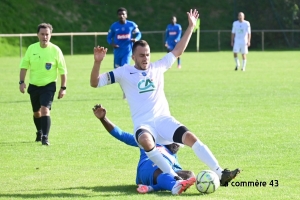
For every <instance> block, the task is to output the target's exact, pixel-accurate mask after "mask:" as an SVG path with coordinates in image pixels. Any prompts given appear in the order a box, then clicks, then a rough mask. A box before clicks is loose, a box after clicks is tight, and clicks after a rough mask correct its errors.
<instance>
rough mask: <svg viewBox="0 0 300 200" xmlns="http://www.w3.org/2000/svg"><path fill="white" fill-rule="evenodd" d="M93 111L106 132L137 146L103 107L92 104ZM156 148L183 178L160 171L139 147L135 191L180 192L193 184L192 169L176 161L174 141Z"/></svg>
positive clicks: (176, 149)
mask: <svg viewBox="0 0 300 200" xmlns="http://www.w3.org/2000/svg"><path fill="white" fill-rule="evenodd" d="M93 111H94V114H95V116H96V117H97V118H98V119H99V120H100V121H101V123H102V125H103V126H104V128H105V129H106V130H107V132H109V133H110V134H111V135H112V136H113V137H115V138H116V139H118V140H120V141H121V142H124V143H125V144H127V145H130V146H134V147H138V144H137V143H136V141H135V139H134V136H133V135H132V134H130V133H126V132H124V131H122V130H121V129H120V128H119V127H117V126H116V125H114V124H113V123H112V122H111V121H110V120H109V119H108V118H107V116H106V109H105V108H103V107H102V106H101V105H99V104H97V105H95V106H94V108H93ZM157 148H158V149H159V151H160V152H161V153H162V154H163V155H164V158H165V159H166V160H167V162H168V163H169V164H170V166H171V167H172V168H173V169H174V171H176V173H177V174H178V175H179V176H180V177H181V178H182V179H184V180H176V179H174V177H172V176H170V175H169V174H166V173H162V171H161V170H160V169H159V168H158V167H157V166H156V165H154V163H153V162H152V161H151V160H150V159H149V158H148V157H147V155H146V154H145V151H144V150H143V149H140V160H139V163H138V167H137V174H136V184H137V185H138V188H137V191H138V192H139V193H142V194H144V193H148V192H151V191H159V190H169V191H171V192H172V194H181V193H182V192H183V191H185V190H186V189H188V188H189V187H190V186H191V185H193V184H194V182H195V181H196V179H195V175H194V173H193V172H192V171H186V170H182V168H181V166H180V164H179V162H178V159H177V155H176V153H177V152H178V150H179V148H180V146H179V145H178V144H175V143H172V144H170V145H159V144H157Z"/></svg>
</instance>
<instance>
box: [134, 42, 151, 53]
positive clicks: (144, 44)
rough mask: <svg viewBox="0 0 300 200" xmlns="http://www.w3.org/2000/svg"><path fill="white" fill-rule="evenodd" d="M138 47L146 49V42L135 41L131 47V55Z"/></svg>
mask: <svg viewBox="0 0 300 200" xmlns="http://www.w3.org/2000/svg"><path fill="white" fill-rule="evenodd" d="M138 46H141V47H146V46H149V44H148V42H146V41H145V40H138V41H136V42H135V43H134V44H133V46H132V53H134V51H135V49H136V48H137V47H138Z"/></svg>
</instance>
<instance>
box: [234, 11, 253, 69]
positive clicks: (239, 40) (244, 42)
mask: <svg viewBox="0 0 300 200" xmlns="http://www.w3.org/2000/svg"><path fill="white" fill-rule="evenodd" d="M244 19H245V15H244V13H242V12H240V13H239V14H238V20H237V21H235V22H233V24H232V31H231V46H233V56H234V60H235V64H236V66H235V70H238V68H239V66H240V61H239V59H238V55H237V54H238V53H242V58H243V65H242V71H245V70H246V62H247V57H246V54H248V47H249V46H250V41H251V27H250V23H249V22H248V21H246V20H244Z"/></svg>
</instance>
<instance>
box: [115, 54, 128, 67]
mask: <svg viewBox="0 0 300 200" xmlns="http://www.w3.org/2000/svg"><path fill="white" fill-rule="evenodd" d="M130 59H131V56H127V55H126V56H122V57H117V56H114V68H115V69H116V68H118V67H122V66H123V65H125V64H129V63H130Z"/></svg>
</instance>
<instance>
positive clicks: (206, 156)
mask: <svg viewBox="0 0 300 200" xmlns="http://www.w3.org/2000/svg"><path fill="white" fill-rule="evenodd" d="M192 149H193V151H194V152H195V154H196V156H197V157H198V158H199V159H200V160H201V161H202V162H204V163H205V164H206V165H207V166H208V167H209V168H210V169H211V170H212V171H214V172H216V173H217V175H218V176H219V178H220V179H221V176H222V171H223V169H222V168H221V167H220V166H219V163H218V161H217V159H216V158H215V156H214V155H213V154H212V152H211V151H210V150H209V148H208V147H207V146H206V145H205V144H203V143H202V142H201V141H199V140H197V142H195V144H193V146H192Z"/></svg>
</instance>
